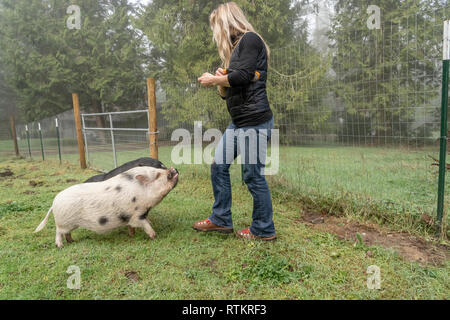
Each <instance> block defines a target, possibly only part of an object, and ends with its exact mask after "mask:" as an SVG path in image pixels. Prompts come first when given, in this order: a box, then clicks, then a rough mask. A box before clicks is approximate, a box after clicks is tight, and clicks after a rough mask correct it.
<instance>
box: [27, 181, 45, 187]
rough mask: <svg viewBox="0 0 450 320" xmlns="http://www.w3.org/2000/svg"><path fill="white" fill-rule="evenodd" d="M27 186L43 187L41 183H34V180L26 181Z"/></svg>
mask: <svg viewBox="0 0 450 320" xmlns="http://www.w3.org/2000/svg"><path fill="white" fill-rule="evenodd" d="M28 184H29V185H30V186H32V187H41V186H43V185H44V182H43V181H34V180H30V181H28Z"/></svg>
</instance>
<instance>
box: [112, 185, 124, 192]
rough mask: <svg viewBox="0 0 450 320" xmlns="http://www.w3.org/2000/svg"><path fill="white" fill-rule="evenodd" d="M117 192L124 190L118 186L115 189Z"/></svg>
mask: <svg viewBox="0 0 450 320" xmlns="http://www.w3.org/2000/svg"><path fill="white" fill-rule="evenodd" d="M114 189H115V190H116V191H117V192H120V191H121V190H122V187H121V186H120V185H118V186H117V187H115V188H114Z"/></svg>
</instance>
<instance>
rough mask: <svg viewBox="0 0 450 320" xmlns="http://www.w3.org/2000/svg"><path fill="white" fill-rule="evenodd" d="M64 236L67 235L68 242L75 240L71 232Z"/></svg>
mask: <svg viewBox="0 0 450 320" xmlns="http://www.w3.org/2000/svg"><path fill="white" fill-rule="evenodd" d="M64 236H65V237H66V241H67V243H72V242H73V239H72V235H71V234H70V232H69V233H66V234H65V235H64Z"/></svg>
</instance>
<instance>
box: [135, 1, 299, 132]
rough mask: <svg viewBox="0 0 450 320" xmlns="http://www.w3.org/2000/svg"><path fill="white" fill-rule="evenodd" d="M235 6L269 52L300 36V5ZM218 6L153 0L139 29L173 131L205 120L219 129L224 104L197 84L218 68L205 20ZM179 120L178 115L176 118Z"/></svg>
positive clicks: (261, 3)
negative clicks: (165, 100)
mask: <svg viewBox="0 0 450 320" xmlns="http://www.w3.org/2000/svg"><path fill="white" fill-rule="evenodd" d="M236 2H237V4H238V5H239V6H240V7H241V8H242V9H243V11H244V12H245V13H246V15H247V17H248V19H249V21H250V22H251V23H252V25H253V26H254V27H255V29H256V30H257V31H258V32H259V33H260V34H261V35H262V36H263V37H264V39H265V40H266V42H267V43H268V44H269V46H271V47H280V46H284V45H287V44H289V43H291V42H292V41H293V40H294V39H296V37H297V36H298V29H299V28H300V27H302V25H301V24H298V21H299V17H300V9H301V3H300V2H296V1H292V0H269V1H267V0H266V1H263V0H252V1H250V0H241V1H236ZM220 3H222V1H217V0H215V1H207V0H199V1H192V0H154V1H152V2H151V3H150V4H149V5H148V6H146V7H145V8H144V10H143V11H142V12H141V14H140V15H141V18H140V19H139V20H138V22H137V26H138V27H139V29H141V30H142V31H143V32H144V33H145V35H146V36H147V38H148V40H149V41H150V42H151V53H150V61H151V64H150V72H151V73H152V74H153V75H154V76H155V77H156V78H157V79H158V80H160V83H161V86H162V88H163V90H164V91H165V93H166V96H167V102H166V103H165V104H164V107H163V114H164V116H165V118H166V119H168V120H169V122H170V126H171V127H176V126H179V125H181V124H183V123H190V124H192V123H193V121H194V120H198V119H205V120H206V121H205V123H204V124H203V125H204V127H206V128H207V127H219V128H223V127H224V126H225V125H226V123H227V122H228V121H229V120H228V119H229V116H228V114H227V111H226V108H225V103H224V102H223V101H222V100H221V99H220V98H219V97H218V95H217V92H216V91H215V90H214V89H204V88H200V87H199V86H198V85H197V84H196V82H197V77H198V76H200V75H201V74H202V73H203V72H206V71H209V72H214V71H215V69H217V68H218V67H220V66H221V62H220V58H219V55H218V53H217V48H216V45H215V43H214V41H213V39H212V31H211V29H210V27H209V15H210V13H211V12H212V10H213V9H215V8H216V7H217V6H218V5H219V4H220ZM180 115H182V116H180Z"/></svg>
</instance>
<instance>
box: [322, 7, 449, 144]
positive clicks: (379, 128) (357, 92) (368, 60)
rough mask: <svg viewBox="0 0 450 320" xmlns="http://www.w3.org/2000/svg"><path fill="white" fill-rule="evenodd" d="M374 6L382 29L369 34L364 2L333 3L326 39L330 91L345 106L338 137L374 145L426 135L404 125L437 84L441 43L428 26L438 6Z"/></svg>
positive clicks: (414, 115) (433, 30)
mask: <svg viewBox="0 0 450 320" xmlns="http://www.w3.org/2000/svg"><path fill="white" fill-rule="evenodd" d="M377 5H378V6H379V7H380V8H381V18H382V23H381V28H380V29H373V30H370V29H369V28H368V27H367V20H368V18H369V15H368V14H367V8H368V6H369V4H368V2H367V1H363V0H345V1H344V0H338V1H337V2H336V6H335V17H334V19H333V23H332V30H331V33H330V38H331V39H332V42H333V44H332V48H333V50H334V59H333V69H334V71H335V72H336V73H337V76H336V84H335V86H334V91H335V93H336V96H337V97H338V98H340V99H342V101H343V104H344V108H345V115H344V117H345V118H346V124H344V128H343V134H345V135H347V136H348V135H349V134H350V135H353V134H355V135H358V136H372V137H374V138H376V141H377V142H378V143H381V140H385V142H386V140H387V139H388V138H393V137H403V138H404V137H408V136H410V135H411V134H414V133H415V134H414V135H415V136H417V135H419V134H420V135H423V136H425V135H426V130H427V128H426V123H425V124H423V126H421V127H417V128H414V130H416V131H415V132H413V131H412V130H411V127H408V124H410V123H411V122H413V121H414V119H415V118H416V117H417V115H416V110H418V109H417V108H418V107H421V106H424V105H426V104H427V103H429V102H430V100H431V99H432V98H433V97H434V96H435V93H436V92H437V88H438V87H439V85H440V79H437V78H436V77H435V76H433V75H434V74H435V73H436V71H437V66H436V61H438V58H437V57H438V56H439V52H440V49H439V48H440V41H441V38H440V37H437V36H436V35H435V29H434V28H433V25H434V24H435V23H436V22H435V21H433V19H436V18H439V15H436V14H435V12H434V11H433V10H435V8H438V7H440V6H441V5H443V2H442V1H438V0H433V1H412V0H382V1H378V3H377ZM433 12H434V13H433ZM438 25H440V24H438ZM440 29H441V28H439V30H440ZM344 131H345V132H344ZM355 132H356V133H355ZM353 139H354V137H353ZM390 141H391V140H390ZM390 141H389V142H390Z"/></svg>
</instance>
